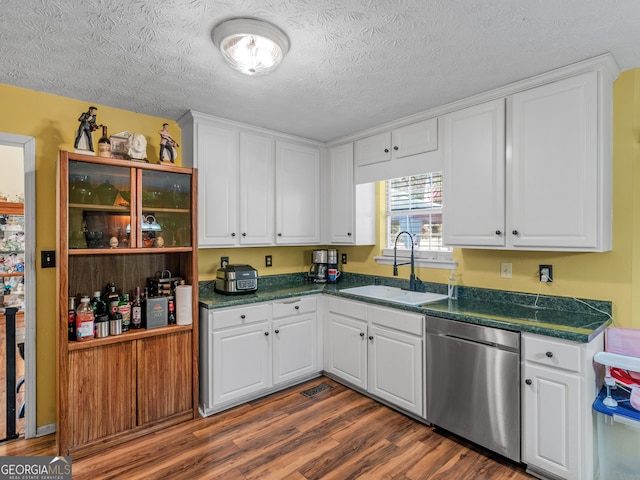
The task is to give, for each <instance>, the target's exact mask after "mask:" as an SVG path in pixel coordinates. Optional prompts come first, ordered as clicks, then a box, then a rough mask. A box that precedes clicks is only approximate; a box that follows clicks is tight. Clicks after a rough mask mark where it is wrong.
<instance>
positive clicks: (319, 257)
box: [307, 248, 340, 283]
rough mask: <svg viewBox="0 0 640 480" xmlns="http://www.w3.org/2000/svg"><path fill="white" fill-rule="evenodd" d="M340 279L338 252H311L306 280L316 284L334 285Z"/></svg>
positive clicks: (330, 250)
mask: <svg viewBox="0 0 640 480" xmlns="http://www.w3.org/2000/svg"><path fill="white" fill-rule="evenodd" d="M339 277H340V270H338V250H336V249H335V248H330V249H327V250H313V251H312V252H311V268H310V269H309V273H308V275H307V278H308V279H309V280H311V281H313V282H316V283H336V281H337V280H338V278H339Z"/></svg>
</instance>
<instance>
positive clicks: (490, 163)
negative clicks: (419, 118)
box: [443, 99, 505, 247]
mask: <svg viewBox="0 0 640 480" xmlns="http://www.w3.org/2000/svg"><path fill="white" fill-rule="evenodd" d="M504 115H505V102H504V99H500V100H494V101H492V102H487V103H483V104H480V105H475V106H473V107H469V108H465V109H463V110H458V111H457V112H453V113H450V114H448V115H445V116H444V148H443V150H444V165H445V166H444V175H443V176H444V178H443V182H444V204H443V221H444V228H443V236H444V240H445V243H447V244H448V245H485V246H496V247H499V246H504V218H505V217H504V211H505V205H504V203H505V202H504V198H505V197H504V194H505V132H504Z"/></svg>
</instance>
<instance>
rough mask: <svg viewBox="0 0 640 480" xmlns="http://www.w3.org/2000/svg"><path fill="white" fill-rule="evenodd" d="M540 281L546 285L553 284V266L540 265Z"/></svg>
mask: <svg viewBox="0 0 640 480" xmlns="http://www.w3.org/2000/svg"><path fill="white" fill-rule="evenodd" d="M539 272H540V281H541V282H545V283H550V282H553V266H551V265H540V270H539Z"/></svg>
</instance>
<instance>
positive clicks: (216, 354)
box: [200, 297, 319, 415]
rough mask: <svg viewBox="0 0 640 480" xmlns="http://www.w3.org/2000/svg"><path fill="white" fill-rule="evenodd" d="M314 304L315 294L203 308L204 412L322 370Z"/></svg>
mask: <svg viewBox="0 0 640 480" xmlns="http://www.w3.org/2000/svg"><path fill="white" fill-rule="evenodd" d="M316 303H317V299H316V297H304V298H297V299H293V300H286V301H285V300H283V301H280V302H274V303H270V302H265V303H258V304H253V305H249V306H241V307H232V308H225V309H219V310H208V309H206V308H201V309H200V331H201V335H200V342H201V343H200V368H201V369H202V372H201V375H200V409H201V411H202V414H203V415H210V414H212V413H215V412H217V411H220V410H223V409H225V408H229V407H231V406H233V405H236V404H238V403H240V402H242V401H247V400H249V399H251V398H257V397H260V396H262V395H265V394H267V393H271V392H272V391H275V390H276V389H277V388H282V387H283V386H287V385H291V384H293V383H295V382H296V381H297V380H300V381H302V380H305V379H307V378H310V377H311V376H313V375H314V374H316V373H318V371H319V367H318V355H317V351H318V345H317V343H318V340H319V336H318V334H317V327H316V325H317V320H316ZM296 307H297V308H296ZM289 310H290V311H289Z"/></svg>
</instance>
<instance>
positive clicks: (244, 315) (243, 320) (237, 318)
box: [211, 303, 271, 330]
mask: <svg viewBox="0 0 640 480" xmlns="http://www.w3.org/2000/svg"><path fill="white" fill-rule="evenodd" d="M211 318H212V320H213V321H212V322H211V328H212V329H213V330H218V329H221V328H227V327H237V326H239V325H248V324H250V323H255V322H261V321H264V320H268V319H270V318H271V305H269V304H268V303H265V304H259V305H255V306H252V307H240V308H231V309H229V310H221V311H219V312H218V311H214V312H212V314H211Z"/></svg>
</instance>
